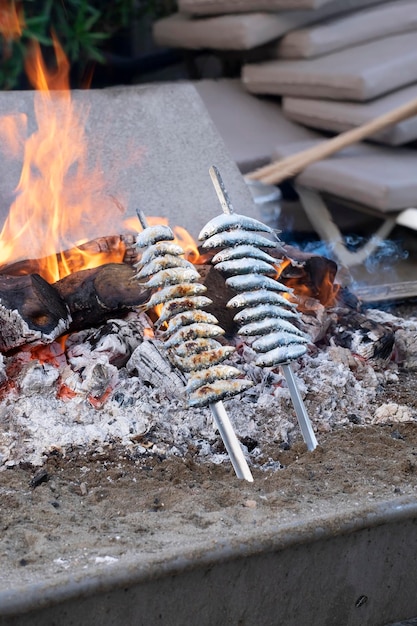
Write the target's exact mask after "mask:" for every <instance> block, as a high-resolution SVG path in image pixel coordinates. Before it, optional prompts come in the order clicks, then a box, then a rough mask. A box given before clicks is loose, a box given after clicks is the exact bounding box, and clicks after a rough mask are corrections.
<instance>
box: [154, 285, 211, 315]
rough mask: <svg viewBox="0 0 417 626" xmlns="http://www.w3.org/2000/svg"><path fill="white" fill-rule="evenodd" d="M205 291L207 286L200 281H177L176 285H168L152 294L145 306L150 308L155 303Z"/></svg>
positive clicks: (163, 302)
mask: <svg viewBox="0 0 417 626" xmlns="http://www.w3.org/2000/svg"><path fill="white" fill-rule="evenodd" d="M206 291H207V287H205V286H204V285H202V284H201V283H179V284H177V285H169V286H168V287H164V288H163V289H160V290H159V291H157V292H156V293H154V294H152V296H151V298H150V300H149V302H148V305H147V308H148V309H150V308H152V307H154V306H156V305H157V304H166V303H167V302H169V301H170V300H173V299H177V298H180V299H183V298H188V297H189V296H199V295H201V294H203V293H204V292H206Z"/></svg>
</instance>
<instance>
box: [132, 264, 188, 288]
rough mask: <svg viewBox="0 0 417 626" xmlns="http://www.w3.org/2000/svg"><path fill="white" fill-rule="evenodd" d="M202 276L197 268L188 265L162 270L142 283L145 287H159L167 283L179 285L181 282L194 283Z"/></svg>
mask: <svg viewBox="0 0 417 626" xmlns="http://www.w3.org/2000/svg"><path fill="white" fill-rule="evenodd" d="M199 278H200V274H199V273H198V272H197V271H196V270H195V269H189V268H187V267H185V268H182V267H173V268H171V269H169V270H161V271H160V272H157V273H156V274H154V275H153V276H151V278H150V279H149V280H148V281H146V282H145V283H142V285H143V286H144V287H145V289H157V288H158V287H165V286H167V285H178V284H181V283H193V282H196V281H197V280H198V279H199Z"/></svg>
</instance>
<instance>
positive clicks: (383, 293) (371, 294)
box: [355, 280, 417, 304]
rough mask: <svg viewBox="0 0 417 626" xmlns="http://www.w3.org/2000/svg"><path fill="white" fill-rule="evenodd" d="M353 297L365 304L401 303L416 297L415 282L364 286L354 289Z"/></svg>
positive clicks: (416, 283)
mask: <svg viewBox="0 0 417 626" xmlns="http://www.w3.org/2000/svg"><path fill="white" fill-rule="evenodd" d="M355 295H356V296H357V297H358V298H359V300H361V301H362V302H364V303H366V304H370V303H373V304H375V303H377V302H403V301H404V300H408V299H410V298H416V297H417V281H416V280H409V281H404V282H398V283H387V284H383V285H365V286H361V287H356V288H355Z"/></svg>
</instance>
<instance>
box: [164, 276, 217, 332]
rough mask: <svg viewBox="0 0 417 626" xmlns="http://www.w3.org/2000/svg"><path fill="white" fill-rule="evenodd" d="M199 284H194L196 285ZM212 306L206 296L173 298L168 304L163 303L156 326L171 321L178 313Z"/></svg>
mask: <svg viewBox="0 0 417 626" xmlns="http://www.w3.org/2000/svg"><path fill="white" fill-rule="evenodd" d="M198 284H200V283H196V285H198ZM209 304H212V301H211V300H210V298H207V296H189V297H188V298H187V297H186V298H173V299H171V300H170V301H169V302H168V301H167V302H165V304H164V305H163V307H162V310H161V314H160V316H159V318H158V321H157V325H158V326H159V325H160V324H163V323H164V322H167V321H168V320H170V319H172V318H173V317H175V316H176V315H178V314H179V313H184V312H185V311H192V310H193V309H202V308H204V307H206V306H209Z"/></svg>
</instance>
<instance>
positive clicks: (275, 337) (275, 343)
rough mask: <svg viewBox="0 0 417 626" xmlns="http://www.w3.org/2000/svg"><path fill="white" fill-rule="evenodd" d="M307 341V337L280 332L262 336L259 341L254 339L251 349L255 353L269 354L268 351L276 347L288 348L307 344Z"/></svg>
mask: <svg viewBox="0 0 417 626" xmlns="http://www.w3.org/2000/svg"><path fill="white" fill-rule="evenodd" d="M308 341H309V340H308V338H307V337H302V336H301V335H294V333H288V332H284V331H281V332H276V333H268V334H267V335H263V336H262V337H260V338H259V339H256V340H255V341H254V342H253V344H252V348H253V349H254V350H255V351H256V352H269V351H270V350H275V348H278V347H284V346H290V345H294V344H307V343H308Z"/></svg>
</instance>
